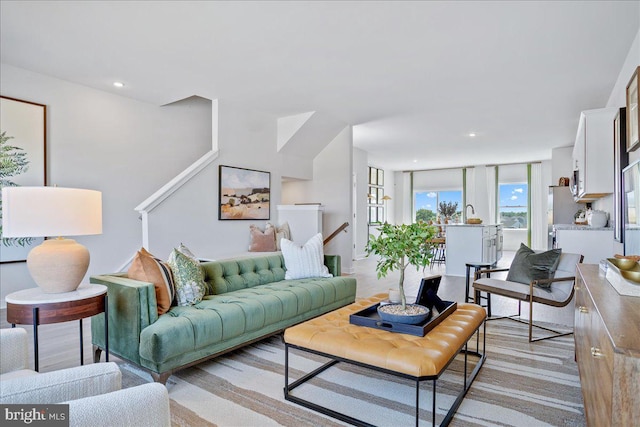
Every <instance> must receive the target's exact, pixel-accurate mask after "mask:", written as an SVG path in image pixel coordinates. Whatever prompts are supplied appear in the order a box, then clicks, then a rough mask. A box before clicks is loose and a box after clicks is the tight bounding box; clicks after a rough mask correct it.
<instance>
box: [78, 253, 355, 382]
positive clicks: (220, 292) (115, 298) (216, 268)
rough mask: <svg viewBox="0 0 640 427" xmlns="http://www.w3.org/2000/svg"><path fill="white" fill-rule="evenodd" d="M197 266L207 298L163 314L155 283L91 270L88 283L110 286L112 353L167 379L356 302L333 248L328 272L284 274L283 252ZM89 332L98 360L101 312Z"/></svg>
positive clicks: (352, 280) (161, 379)
mask: <svg viewBox="0 0 640 427" xmlns="http://www.w3.org/2000/svg"><path fill="white" fill-rule="evenodd" d="M201 265H202V269H203V271H204V276H205V277H204V278H205V282H206V283H207V286H208V290H207V295H206V296H205V297H204V299H203V300H202V301H201V302H200V303H198V304H196V305H194V306H189V307H177V306H173V307H171V310H169V311H168V312H167V313H165V314H163V315H161V316H158V314H157V310H156V294H155V289H154V286H153V284H152V283H147V282H140V281H136V280H132V279H129V278H127V276H126V273H118V274H109V275H100V276H92V277H91V283H99V284H102V285H106V286H107V287H108V291H107V294H108V296H109V310H108V311H109V313H108V315H109V352H110V353H111V354H114V355H116V356H118V357H120V358H122V359H125V360H127V361H130V362H133V363H135V364H137V365H139V366H142V367H143V368H146V369H147V370H149V371H150V372H151V375H152V377H153V379H154V380H155V381H157V382H161V383H165V382H166V381H167V379H168V378H169V376H170V375H171V374H172V373H173V372H175V371H177V370H179V369H182V368H185V367H187V366H190V365H194V364H196V363H199V362H202V361H203V360H206V359H210V358H212V357H215V356H218V355H220V354H223V353H226V352H228V351H231V350H234V349H236V348H238V347H241V346H244V345H247V344H250V343H252V342H255V341H258V340H261V339H263V338H265V337H267V336H270V335H274V334H277V333H279V332H281V331H282V330H284V329H285V328H287V327H289V326H292V325H295V324H296V323H300V322H302V321H305V320H307V319H310V318H313V317H316V316H318V315H320V314H323V313H326V312H329V311H332V310H335V309H337V308H339V307H342V306H344V305H347V304H351V303H352V302H354V301H355V295H356V279H355V278H352V277H343V276H341V275H340V256H338V255H325V265H327V267H328V268H329V272H330V273H332V274H333V276H334V277H331V278H309V279H297V280H285V279H284V275H285V270H286V269H285V265H284V258H283V257H282V255H281V254H272V255H265V256H258V257H252V258H237V259H230V260H224V261H209V262H203V263H202V264H201ZM91 332H92V341H93V347H94V360H96V361H98V360H100V355H101V352H102V349H104V348H105V339H104V338H105V337H104V314H100V315H98V316H94V317H93V318H92V319H91Z"/></svg>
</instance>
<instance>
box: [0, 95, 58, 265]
mask: <svg viewBox="0 0 640 427" xmlns="http://www.w3.org/2000/svg"><path fill="white" fill-rule="evenodd" d="M46 117H47V107H46V105H42V104H36V103H35V102H30V101H23V100H21V99H16V98H9V97H6V96H0V188H1V187H4V186H11V187H13V186H43V185H46V184H47V179H46V177H47V172H46V155H47V154H46V153H47V138H46V129H47V126H46V120H47V119H46ZM1 215H2V204H1V203H0V217H1ZM1 234H2V230H1V228H0V236H1ZM0 240H1V241H0V262H2V263H5V262H20V261H25V260H26V259H27V254H28V253H29V251H30V250H31V249H32V248H33V247H35V246H37V245H39V244H40V243H42V240H43V239H41V238H32V237H27V238H10V239H5V238H1V239H0Z"/></svg>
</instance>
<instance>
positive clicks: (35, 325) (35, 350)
mask: <svg viewBox="0 0 640 427" xmlns="http://www.w3.org/2000/svg"><path fill="white" fill-rule="evenodd" d="M39 322H40V319H39V310H38V307H33V368H34V370H35V371H36V372H38V369H39V364H38V323H39Z"/></svg>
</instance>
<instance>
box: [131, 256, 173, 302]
mask: <svg viewBox="0 0 640 427" xmlns="http://www.w3.org/2000/svg"><path fill="white" fill-rule="evenodd" d="M127 277H129V278H130V279H133V280H140V281H141V282H149V283H153V286H154V287H155V290H156V302H157V306H158V315H161V314H164V313H166V312H167V311H169V309H170V308H171V303H172V302H173V299H174V297H175V288H174V280H173V275H172V272H171V268H170V267H169V264H167V263H165V262H163V261H161V260H160V259H158V258H155V257H154V256H153V255H151V254H150V253H149V252H147V250H146V249H145V248H142V249H140V250H139V251H138V253H136V255H135V257H134V258H133V262H132V263H131V266H130V267H129V270H128V271H127Z"/></svg>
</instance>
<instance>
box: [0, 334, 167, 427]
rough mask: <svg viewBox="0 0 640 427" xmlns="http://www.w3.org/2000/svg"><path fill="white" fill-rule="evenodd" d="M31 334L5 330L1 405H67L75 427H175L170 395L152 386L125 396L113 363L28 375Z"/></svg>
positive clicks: (0, 350) (0, 351) (0, 339)
mask: <svg viewBox="0 0 640 427" xmlns="http://www.w3.org/2000/svg"><path fill="white" fill-rule="evenodd" d="M27 340H28V338H27V332H26V331H25V330H24V329H20V328H13V329H2V330H0V403H3V404H10V403H19V404H44V403H68V404H69V422H70V425H71V426H105V427H106V426H114V425H119V426H150V427H155V426H170V425H171V421H170V413H169V395H168V393H167V389H166V387H165V386H164V385H162V384H159V383H149V384H144V385H141V386H137V387H132V388H128V389H124V390H121V380H122V374H121V372H120V369H119V368H118V365H116V364H115V363H113V362H109V363H94V364H91V365H84V366H78V367H74V368H69V369H61V370H58V371H53V372H46V373H38V372H35V371H32V370H30V369H28V366H27V365H26V363H27V362H26V361H27V360H28V356H27V348H28V341H27Z"/></svg>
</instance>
